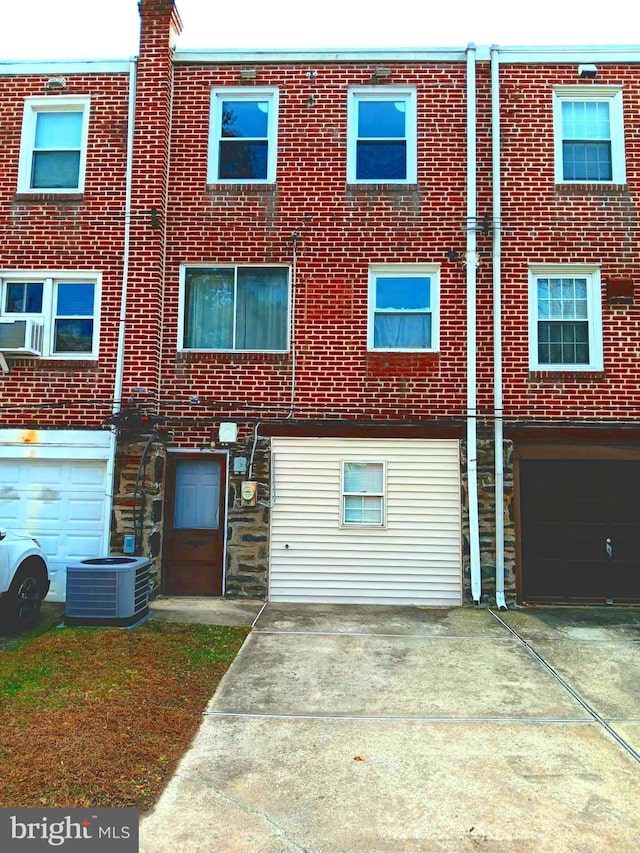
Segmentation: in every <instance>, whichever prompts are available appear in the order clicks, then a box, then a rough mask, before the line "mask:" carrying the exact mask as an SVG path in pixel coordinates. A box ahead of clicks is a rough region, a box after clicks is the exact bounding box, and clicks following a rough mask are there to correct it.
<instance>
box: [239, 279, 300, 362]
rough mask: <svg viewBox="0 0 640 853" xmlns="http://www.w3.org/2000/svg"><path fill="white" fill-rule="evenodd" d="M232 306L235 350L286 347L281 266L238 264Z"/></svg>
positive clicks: (286, 288)
mask: <svg viewBox="0 0 640 853" xmlns="http://www.w3.org/2000/svg"><path fill="white" fill-rule="evenodd" d="M237 303H238V304H237V308H236V349H250V350H279V351H283V350H286V348H287V318H288V310H289V286H288V271H287V270H286V269H282V268H268V267H267V268H264V269H260V268H258V267H239V268H238V291H237Z"/></svg>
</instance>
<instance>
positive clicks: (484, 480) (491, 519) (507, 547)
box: [460, 434, 516, 604]
mask: <svg viewBox="0 0 640 853" xmlns="http://www.w3.org/2000/svg"><path fill="white" fill-rule="evenodd" d="M503 449H504V563H505V567H504V574H505V581H504V586H505V598H506V600H507V602H508V603H510V602H514V601H515V598H516V560H515V557H516V548H515V515H514V485H513V443H512V442H511V441H505V442H504V443H503ZM460 455H461V468H462V536H463V553H462V560H463V573H462V574H463V595H464V601H465V602H470V601H472V597H471V571H470V557H469V554H470V549H469V495H468V489H467V444H466V441H463V442H461V448H460ZM494 474H495V467H494V453H493V438H489V437H485V436H481V435H480V434H479V437H478V519H479V524H480V563H481V567H482V598H481V604H495V590H496V530H495V493H494V483H495V476H494Z"/></svg>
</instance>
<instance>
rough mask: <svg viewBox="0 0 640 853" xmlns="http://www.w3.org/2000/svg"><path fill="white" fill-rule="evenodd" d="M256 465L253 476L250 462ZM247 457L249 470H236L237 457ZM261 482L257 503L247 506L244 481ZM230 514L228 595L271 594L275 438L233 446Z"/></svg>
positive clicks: (251, 440)
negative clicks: (272, 481) (270, 568)
mask: <svg viewBox="0 0 640 853" xmlns="http://www.w3.org/2000/svg"><path fill="white" fill-rule="evenodd" d="M252 453H253V465H252V470H251V477H250V478H249V466H250V465H251V456H252ZM237 457H243V458H244V459H246V464H247V472H246V474H234V473H233V470H234V459H236V458H237ZM248 479H251V480H254V481H255V482H257V484H258V501H257V505H256V506H247V504H246V502H245V501H243V499H242V495H241V487H242V483H243V481H245V480H248ZM228 490H229V493H228V500H229V514H228V518H227V566H226V595H227V596H229V597H233V598H262V599H265V598H266V597H267V592H268V571H269V521H270V515H271V509H270V498H271V441H270V440H269V439H268V438H258V440H257V443H256V445H255V452H254V436H253V435H251V436H248V437H247V438H246V439H245V440H244V441H242V442H240V443H239V444H238V445H236V446H235V447H233V448H231V449H230V455H229V484H228Z"/></svg>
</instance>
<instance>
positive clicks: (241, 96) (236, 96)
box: [207, 86, 278, 185]
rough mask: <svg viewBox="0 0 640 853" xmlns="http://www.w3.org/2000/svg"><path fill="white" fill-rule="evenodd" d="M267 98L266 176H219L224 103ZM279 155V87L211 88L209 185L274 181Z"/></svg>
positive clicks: (271, 182)
mask: <svg viewBox="0 0 640 853" xmlns="http://www.w3.org/2000/svg"><path fill="white" fill-rule="evenodd" d="M224 100H234V101H267V103H268V108H269V113H268V121H267V176H266V178H219V177H218V167H219V142H220V139H221V136H220V132H219V131H220V129H221V125H222V102H223V101H224ZM277 158H278V89H277V88H276V87H274V86H261V87H251V88H247V87H246V86H228V87H220V88H214V89H212V90H211V109H210V116H209V153H208V159H207V183H208V184H224V185H227V184H273V183H275V180H276V165H277Z"/></svg>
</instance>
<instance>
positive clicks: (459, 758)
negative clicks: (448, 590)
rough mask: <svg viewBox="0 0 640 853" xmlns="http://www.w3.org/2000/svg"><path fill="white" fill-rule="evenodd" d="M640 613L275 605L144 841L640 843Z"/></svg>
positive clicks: (307, 847) (551, 847)
mask: <svg viewBox="0 0 640 853" xmlns="http://www.w3.org/2000/svg"><path fill="white" fill-rule="evenodd" d="M638 752H640V609H635V608H634V609H616V610H614V609H611V608H609V609H604V608H580V609H567V608H539V609H535V610H511V611H508V612H494V611H492V610H487V609H481V610H476V609H455V610H431V609H426V608H410V607H398V608H395V607H367V606H349V605H333V606H330V605H298V604H295V605H293V604H290V605H275V604H269V605H267V606H266V608H265V609H264V610H263V612H262V613H261V615H260V617H259V619H258V621H257V624H256V626H255V628H254V630H253V632H252V633H251V635H250V636H249V637H248V638H247V641H246V642H245V644H244V646H243V648H242V650H241V651H240V653H239V655H238V657H237V658H236V660H235V661H234V663H233V665H232V666H231V668H230V669H229V671H228V672H227V674H226V676H225V678H224V679H223V681H222V683H221V685H220V687H219V689H218V691H217V693H216V695H215V696H214V697H213V699H212V701H211V703H210V705H209V707H208V709H207V711H206V714H205V716H204V719H203V723H202V726H201V728H200V731H199V733H198V734H197V736H196V738H195V740H194V742H193V745H192V747H191V749H190V750H189V752H188V753H187V754H186V755H185V757H184V759H183V760H182V762H181V764H180V766H179V768H178V771H177V773H176V775H175V776H174V778H173V779H172V781H171V782H170V783H169V785H168V787H167V789H166V790H165V792H164V794H163V796H162V798H161V800H160V802H159V803H158V805H157V806H156V808H155V809H154V811H153V812H151V813H150V814H149V815H147V816H145V817H144V818H143V820H142V822H141V848H140V849H141V851H143V853H156V851H158V853H161V851H169V850H171V851H174V852H175V851H180V853H189V851H216V853H218V851H219V853H227V851H229V852H230V851H234V853H235V851H237V853H289V851H308V853H352V851H353V853H365V851H366V853H387V851H388V853H410V851H432V850H433V851H438V850H446V851H466V850H486V851H512V850H513V851H518V853H524V852H525V851H535V853H542V852H543V851H553V853H558V851H584V853H590V851H607V853H615V851H631V850H640V814H639V809H638V804H639V803H640V756H639V755H638Z"/></svg>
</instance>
